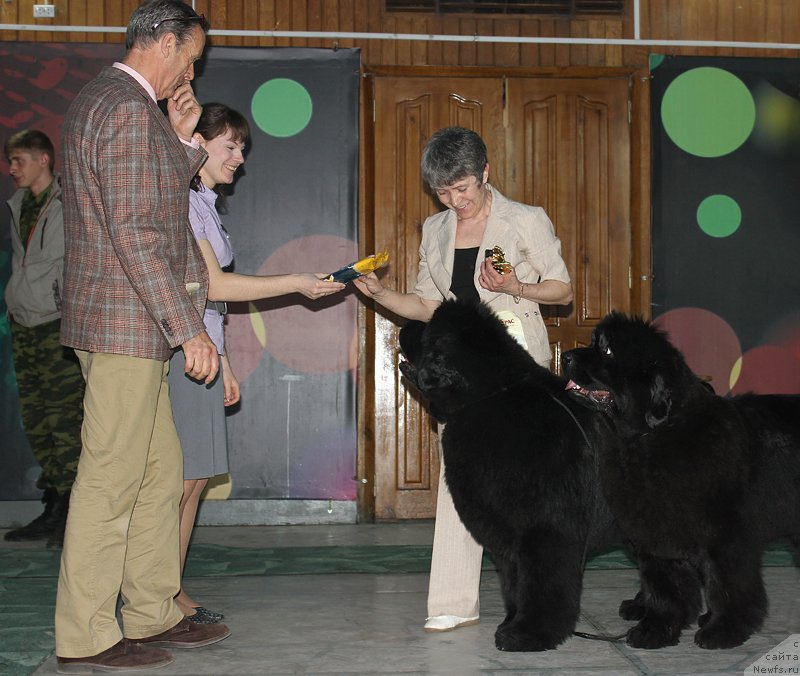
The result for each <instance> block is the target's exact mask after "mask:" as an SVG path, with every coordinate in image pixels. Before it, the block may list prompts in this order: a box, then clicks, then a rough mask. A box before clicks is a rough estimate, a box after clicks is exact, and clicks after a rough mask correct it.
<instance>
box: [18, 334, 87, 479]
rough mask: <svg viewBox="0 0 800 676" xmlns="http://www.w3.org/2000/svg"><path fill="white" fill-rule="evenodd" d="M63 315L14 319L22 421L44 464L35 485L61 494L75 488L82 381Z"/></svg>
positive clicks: (33, 448) (32, 446) (37, 457)
mask: <svg viewBox="0 0 800 676" xmlns="http://www.w3.org/2000/svg"><path fill="white" fill-rule="evenodd" d="M60 328H61V320H60V319H59V320H56V321H54V322H48V323H46V324H40V325H39V326H33V327H27V326H22V325H21V324H18V323H16V322H14V321H12V322H11V349H12V354H13V356H14V370H15V371H16V373H17V388H18V390H19V402H20V409H21V411H22V424H23V426H24V427H25V435H26V436H27V437H28V443H30V445H31V450H32V451H33V454H34V455H35V456H36V459H37V460H38V461H39V465H41V467H42V473H41V475H40V476H39V480H38V481H37V486H38V487H39V488H42V489H46V488H54V489H55V490H56V491H58V493H59V495H60V494H63V493H65V492H67V491H69V490H71V488H72V483H73V481H75V474H76V472H77V471H78V458H79V457H80V454H81V424H82V422H83V391H84V381H83V375H82V374H81V367H80V364H79V363H78V359H77V357H75V353H74V351H73V350H72V348H68V347H63V346H62V345H61V343H60V342H59V331H60Z"/></svg>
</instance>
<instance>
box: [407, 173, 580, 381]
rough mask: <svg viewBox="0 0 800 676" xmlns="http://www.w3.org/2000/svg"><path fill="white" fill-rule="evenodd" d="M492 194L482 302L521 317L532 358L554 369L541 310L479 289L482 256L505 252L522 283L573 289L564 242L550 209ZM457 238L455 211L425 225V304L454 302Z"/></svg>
mask: <svg viewBox="0 0 800 676" xmlns="http://www.w3.org/2000/svg"><path fill="white" fill-rule="evenodd" d="M487 189H489V190H491V191H492V206H491V211H490V213H489V220H488V221H487V223H486V230H485V231H484V233H483V241H482V242H481V245H480V249H479V255H478V258H477V260H476V263H475V277H474V280H475V288H476V289H477V290H478V294H479V295H480V298H481V301H483V302H484V303H486V304H487V305H489V306H490V307H491V308H492V309H493V310H494V311H495V312H497V313H500V312H503V311H506V312H512V313H514V314H515V315H516V316H517V318H518V320H519V323H520V324H521V327H522V331H523V332H524V336H525V344H526V347H527V349H528V352H530V354H531V355H532V356H533V358H534V359H535V360H536V361H537V362H538V363H540V364H542V365H543V366H549V364H550V361H551V360H552V353H551V350H550V343H549V341H548V339H547V328H546V327H545V324H544V320H543V319H542V315H541V312H540V311H539V304H538V303H535V302H533V301H529V300H525V299H522V300H520V301H519V303H515V302H514V299H513V297H512V296H511V295H509V294H507V293H496V292H493V291H487V290H486V289H484V288H483V287H481V285H480V284H479V283H478V276H479V273H480V263H481V261H482V260H483V255H482V252H483V251H484V250H486V249H492V248H493V247H495V246H500V247H501V248H502V249H503V251H504V252H505V257H506V260H507V261H508V262H509V263H511V264H512V265H513V266H514V268H515V271H516V274H517V277H518V278H519V280H520V281H521V282H526V283H536V282H539V281H543V280H546V279H555V280H559V281H562V282H565V283H567V284H569V283H570V277H569V272H568V271H567V266H566V265H565V264H564V261H563V259H562V258H561V241H560V240H559V239H558V237H556V235H555V229H554V228H553V223H552V222H551V221H550V219H549V218H548V216H547V214H546V213H545V211H544V209H542V208H541V207H533V206H528V205H526V204H520V203H519V202H514V201H513V200H510V199H508V198H507V197H505V196H503V195H502V194H500V192H498V191H497V190H496V189H495V188H492V187H491V186H489V185H487ZM455 238H456V215H455V213H453V211H451V210H450V209H447V210H446V211H442V212H441V213H438V214H436V215H434V216H431V217H430V218H428V219H427V220H426V221H425V223H424V224H423V226H422V242H421V244H420V247H419V272H418V274H417V283H416V286H415V288H414V293H416V294H417V295H418V296H420V297H421V298H424V299H426V300H433V301H443V300H447V299H450V298H454V295H453V293H452V292H451V291H450V286H451V282H452V275H453V259H454V257H455Z"/></svg>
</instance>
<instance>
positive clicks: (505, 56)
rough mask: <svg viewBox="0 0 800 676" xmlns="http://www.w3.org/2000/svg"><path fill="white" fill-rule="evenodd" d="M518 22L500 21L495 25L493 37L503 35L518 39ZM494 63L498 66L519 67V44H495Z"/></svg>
mask: <svg viewBox="0 0 800 676" xmlns="http://www.w3.org/2000/svg"><path fill="white" fill-rule="evenodd" d="M519 34H520V21H518V20H515V21H501V22H498V24H497V30H496V31H495V35H505V36H514V37H519ZM494 63H495V65H498V66H519V65H520V45H519V43H511V42H498V43H495V49H494Z"/></svg>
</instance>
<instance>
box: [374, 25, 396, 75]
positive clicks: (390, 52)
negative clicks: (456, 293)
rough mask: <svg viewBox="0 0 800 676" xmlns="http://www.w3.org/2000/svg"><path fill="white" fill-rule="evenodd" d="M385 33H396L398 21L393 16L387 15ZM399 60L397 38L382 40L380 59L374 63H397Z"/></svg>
mask: <svg viewBox="0 0 800 676" xmlns="http://www.w3.org/2000/svg"><path fill="white" fill-rule="evenodd" d="M384 20H385V24H384V26H383V31H381V32H383V33H396V32H397V22H396V20H395V18H394V17H393V16H387V17H386V18H385V19H384ZM397 63H398V60H397V40H381V52H380V61H379V62H378V63H376V64H374V65H395V64H397Z"/></svg>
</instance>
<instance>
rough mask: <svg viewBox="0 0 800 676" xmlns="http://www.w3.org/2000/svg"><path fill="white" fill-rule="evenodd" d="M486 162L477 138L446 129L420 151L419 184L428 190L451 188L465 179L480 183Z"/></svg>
mask: <svg viewBox="0 0 800 676" xmlns="http://www.w3.org/2000/svg"><path fill="white" fill-rule="evenodd" d="M488 161H489V160H488V159H487V157H486V144H485V143H484V142H483V139H482V138H481V137H480V136H479V135H478V134H476V133H475V132H474V131H472V130H471V129H465V128H464V127H445V128H444V129H440V130H439V131H437V132H435V133H434V134H433V136H431V137H430V139H429V140H428V142H427V143H426V144H425V148H423V150H422V162H421V164H422V180H423V181H425V183H427V184H428V186H429V187H430V188H438V187H440V186H444V185H453V183H455V182H456V181H460V180H461V179H462V178H466V177H467V176H475V178H477V179H478V183H482V182H483V170H484V169H485V168H486V165H487V164H488Z"/></svg>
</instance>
